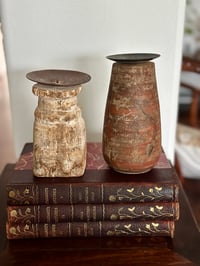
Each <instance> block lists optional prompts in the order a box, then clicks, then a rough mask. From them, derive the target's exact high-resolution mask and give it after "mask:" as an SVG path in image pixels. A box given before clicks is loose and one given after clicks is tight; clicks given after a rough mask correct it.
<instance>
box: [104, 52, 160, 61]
mask: <svg viewBox="0 0 200 266" xmlns="http://www.w3.org/2000/svg"><path fill="white" fill-rule="evenodd" d="M159 56H160V54H157V53H125V54H113V55H108V56H106V58H107V59H109V60H112V61H115V62H117V63H139V62H145V61H150V60H153V59H155V58H157V57H159Z"/></svg>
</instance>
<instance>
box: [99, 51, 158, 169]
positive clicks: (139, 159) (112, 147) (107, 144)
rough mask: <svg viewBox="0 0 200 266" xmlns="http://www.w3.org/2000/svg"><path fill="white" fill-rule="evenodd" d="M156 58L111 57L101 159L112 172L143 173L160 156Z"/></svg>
mask: <svg viewBox="0 0 200 266" xmlns="http://www.w3.org/2000/svg"><path fill="white" fill-rule="evenodd" d="M158 56H159V55H156V54H125V55H113V56H109V57H108V58H109V59H111V60H114V61H116V63H114V64H113V66H112V73H111V80H110V86H109V92H108V97H107V103H106V110H105V117H104V129H103V155H104V158H105V160H106V162H107V163H108V164H109V165H110V167H112V168H113V169H114V170H116V171H119V172H123V173H130V174H137V173H143V172H147V171H149V170H150V169H152V167H153V166H154V165H155V164H156V162H157V161H158V159H159V156H160V153H161V125H160V108H159V100H158V94H157V84H156V75H155V66H154V63H153V62H149V61H150V60H151V59H153V58H156V57H158Z"/></svg>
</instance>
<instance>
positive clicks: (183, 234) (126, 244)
mask: <svg viewBox="0 0 200 266" xmlns="http://www.w3.org/2000/svg"><path fill="white" fill-rule="evenodd" d="M12 167H13V165H12V164H9V165H7V166H6V171H4V173H3V174H2V176H1V180H0V181H1V185H0V217H1V218H0V219H1V223H0V265H2V266H6V265H29V266H31V265H42V266H45V265H95V266H97V265H106V266H107V265H200V232H199V231H198V229H197V226H196V223H195V221H194V219H193V215H192V214H191V208H190V206H189V204H188V199H187V197H186V194H185V192H184V191H183V190H182V188H181V191H180V212H181V215H180V219H179V221H177V222H176V229H175V236H174V238H173V239H171V238H169V237H132V238H124V237H123V238H110V237H109V238H87V239H83V238H81V239H73V238H71V239H67V238H64V239H59V238H55V239H21V240H7V239H6V232H5V221H6V198H5V183H6V177H7V176H8V175H9V173H10V171H11V169H12Z"/></svg>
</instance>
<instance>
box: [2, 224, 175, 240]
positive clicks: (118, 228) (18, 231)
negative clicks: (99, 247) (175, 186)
mask: <svg viewBox="0 0 200 266" xmlns="http://www.w3.org/2000/svg"><path fill="white" fill-rule="evenodd" d="M174 230H175V222H174V221H164V220H163V221H158V220H156V221H137V222H136V221H128V222H127V221H120V222H119V221H98V222H73V223H54V224H53V223H51V224H48V223H35V224H19V225H12V224H9V223H7V227H6V231H7V238H8V239H20V238H54V237H111V236H112V237H124V236H129V237H132V236H170V237H173V236H174Z"/></svg>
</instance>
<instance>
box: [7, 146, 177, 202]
mask: <svg viewBox="0 0 200 266" xmlns="http://www.w3.org/2000/svg"><path fill="white" fill-rule="evenodd" d="M31 160H32V144H31V143H28V144H26V145H25V147H24V149H23V151H22V154H21V156H20V158H19V160H18V162H17V163H16V165H15V168H14V170H13V173H12V174H11V175H10V177H9V178H8V182H7V187H6V188H7V199H8V202H7V203H8V205H34V204H48V205H49V204H80V203H104V204H105V203H120V202H123V203H125V202H129V203H130V202H152V201H156V202H160V201H178V191H179V186H178V182H177V178H178V177H177V175H176V172H175V169H174V168H173V167H172V166H171V164H170V163H169V161H168V160H167V158H166V156H165V153H164V152H163V153H162V154H161V156H160V159H159V161H158V163H157V165H156V166H155V167H154V168H153V169H152V170H151V171H149V172H148V173H144V174H139V175H133V174H130V175H126V174H122V173H118V172H115V171H114V170H112V169H110V168H109V167H108V166H107V164H106V163H105V161H104V160H103V156H102V152H101V144H100V143H88V148H87V168H86V171H85V173H84V175H83V176H81V177H73V178H38V177H35V176H34V175H33V172H32V162H31Z"/></svg>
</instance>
